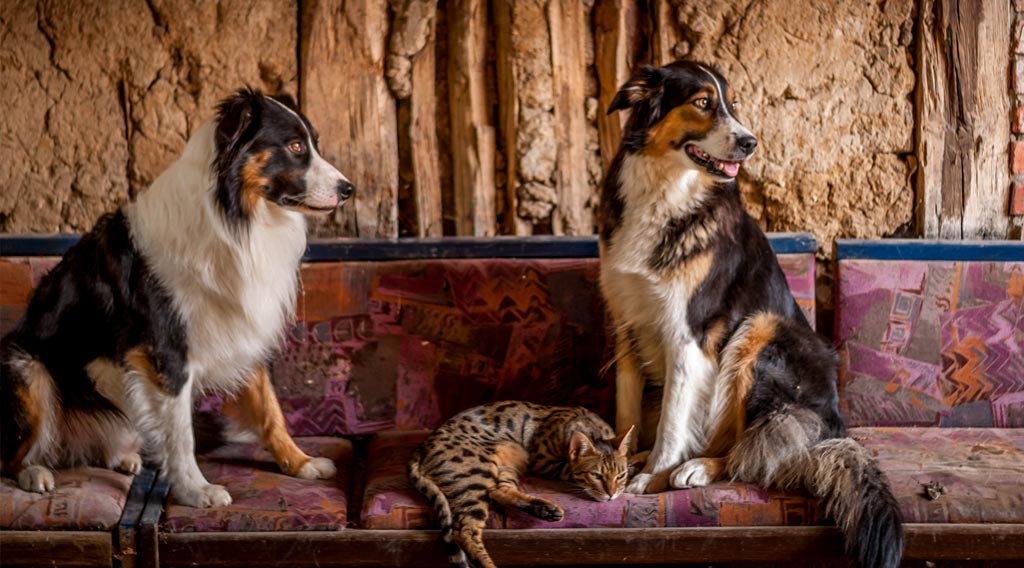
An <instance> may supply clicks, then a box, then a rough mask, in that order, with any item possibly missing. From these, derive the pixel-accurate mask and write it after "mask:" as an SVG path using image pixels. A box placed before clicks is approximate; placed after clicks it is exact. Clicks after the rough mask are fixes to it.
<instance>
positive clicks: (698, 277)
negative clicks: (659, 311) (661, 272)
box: [664, 250, 714, 296]
mask: <svg viewBox="0 0 1024 568" xmlns="http://www.w3.org/2000/svg"><path fill="white" fill-rule="evenodd" d="M713 260H714V254H712V252H711V251H709V250H708V251H704V252H702V253H700V254H698V255H697V256H695V257H693V258H690V259H687V260H686V261H684V262H681V263H680V264H679V266H677V267H675V268H674V269H673V270H672V271H670V272H666V273H665V276H664V279H665V280H672V281H682V284H683V285H684V286H686V289H687V290H689V291H690V295H691V296H692V295H693V294H694V293H696V292H697V288H700V285H701V284H703V283H704V279H705V278H707V277H708V274H710V273H711V264H712V261H713Z"/></svg>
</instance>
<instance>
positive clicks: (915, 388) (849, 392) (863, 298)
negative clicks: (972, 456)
mask: <svg viewBox="0 0 1024 568" xmlns="http://www.w3.org/2000/svg"><path fill="white" fill-rule="evenodd" d="M836 301H837V310H836V341H837V343H838V344H839V345H840V346H841V354H842V360H843V365H842V367H841V369H840V383H841V394H840V397H841V405H842V409H843V411H844V413H845V414H846V416H847V419H848V421H849V423H850V425H853V426H951V427H953V426H968V427H990V426H996V427H1002V428H1006V427H1022V426H1024V262H934V261H907V260H900V261H890V260H842V261H840V262H839V280H838V294H837V298H836Z"/></svg>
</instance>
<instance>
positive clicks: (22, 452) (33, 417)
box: [8, 380, 53, 472]
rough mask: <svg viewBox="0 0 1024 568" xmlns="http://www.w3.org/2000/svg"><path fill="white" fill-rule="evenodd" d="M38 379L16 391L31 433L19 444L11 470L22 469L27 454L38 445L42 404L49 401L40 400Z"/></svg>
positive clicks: (10, 466) (41, 421) (41, 420)
mask: <svg viewBox="0 0 1024 568" xmlns="http://www.w3.org/2000/svg"><path fill="white" fill-rule="evenodd" d="M37 382H38V381H36V380H32V381H31V382H30V383H29V386H28V387H22V388H19V389H17V390H15V391H14V394H15V396H17V397H18V398H19V399H21V405H22V407H23V408H24V409H25V417H26V419H27V420H28V424H29V428H30V429H31V433H30V434H29V437H28V439H27V440H25V441H24V442H22V443H21V445H20V446H18V451H17V452H16V453H15V454H14V459H13V460H11V463H10V464H9V466H8V467H9V468H10V471H12V472H17V471H18V470H20V469H21V462H22V460H24V459H25V456H26V455H27V454H28V452H29V451H30V450H31V449H32V447H33V446H35V445H36V441H37V440H38V439H39V434H40V432H41V430H42V427H43V413H42V406H41V405H43V404H46V403H47V402H53V401H44V400H40V398H41V397H40V394H41V393H40V392H39V390H40V389H39V388H38V387H36V383H37Z"/></svg>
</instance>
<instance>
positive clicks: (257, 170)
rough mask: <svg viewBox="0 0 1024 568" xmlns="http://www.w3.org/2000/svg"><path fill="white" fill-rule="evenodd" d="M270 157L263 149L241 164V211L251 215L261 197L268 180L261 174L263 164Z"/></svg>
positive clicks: (264, 164) (265, 163)
mask: <svg viewBox="0 0 1024 568" xmlns="http://www.w3.org/2000/svg"><path fill="white" fill-rule="evenodd" d="M269 159H270V151H269V150H264V151H263V152H260V153H259V154H254V155H253V156H252V157H250V158H249V159H248V160H247V161H246V162H245V165H244V166H242V212H244V213H245V214H246V215H252V214H253V212H254V211H256V205H257V204H258V203H259V201H260V199H262V198H263V188H265V187H266V186H267V184H268V183H270V180H268V179H267V178H266V176H264V175H263V166H266V165H267V160H269Z"/></svg>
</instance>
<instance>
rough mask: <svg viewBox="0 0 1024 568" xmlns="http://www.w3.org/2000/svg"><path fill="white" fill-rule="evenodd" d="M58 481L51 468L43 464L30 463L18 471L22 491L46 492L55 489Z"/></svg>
mask: <svg viewBox="0 0 1024 568" xmlns="http://www.w3.org/2000/svg"><path fill="white" fill-rule="evenodd" d="M56 485H57V483H56V482H55V481H54V479H53V472H52V471H50V468H48V467H46V466H42V465H28V466H25V467H24V468H22V470H21V471H20V472H19V473H18V486H19V487H21V489H22V491H32V492H33V493H46V492H47V491H53V488H54V487H55V486H56Z"/></svg>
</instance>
